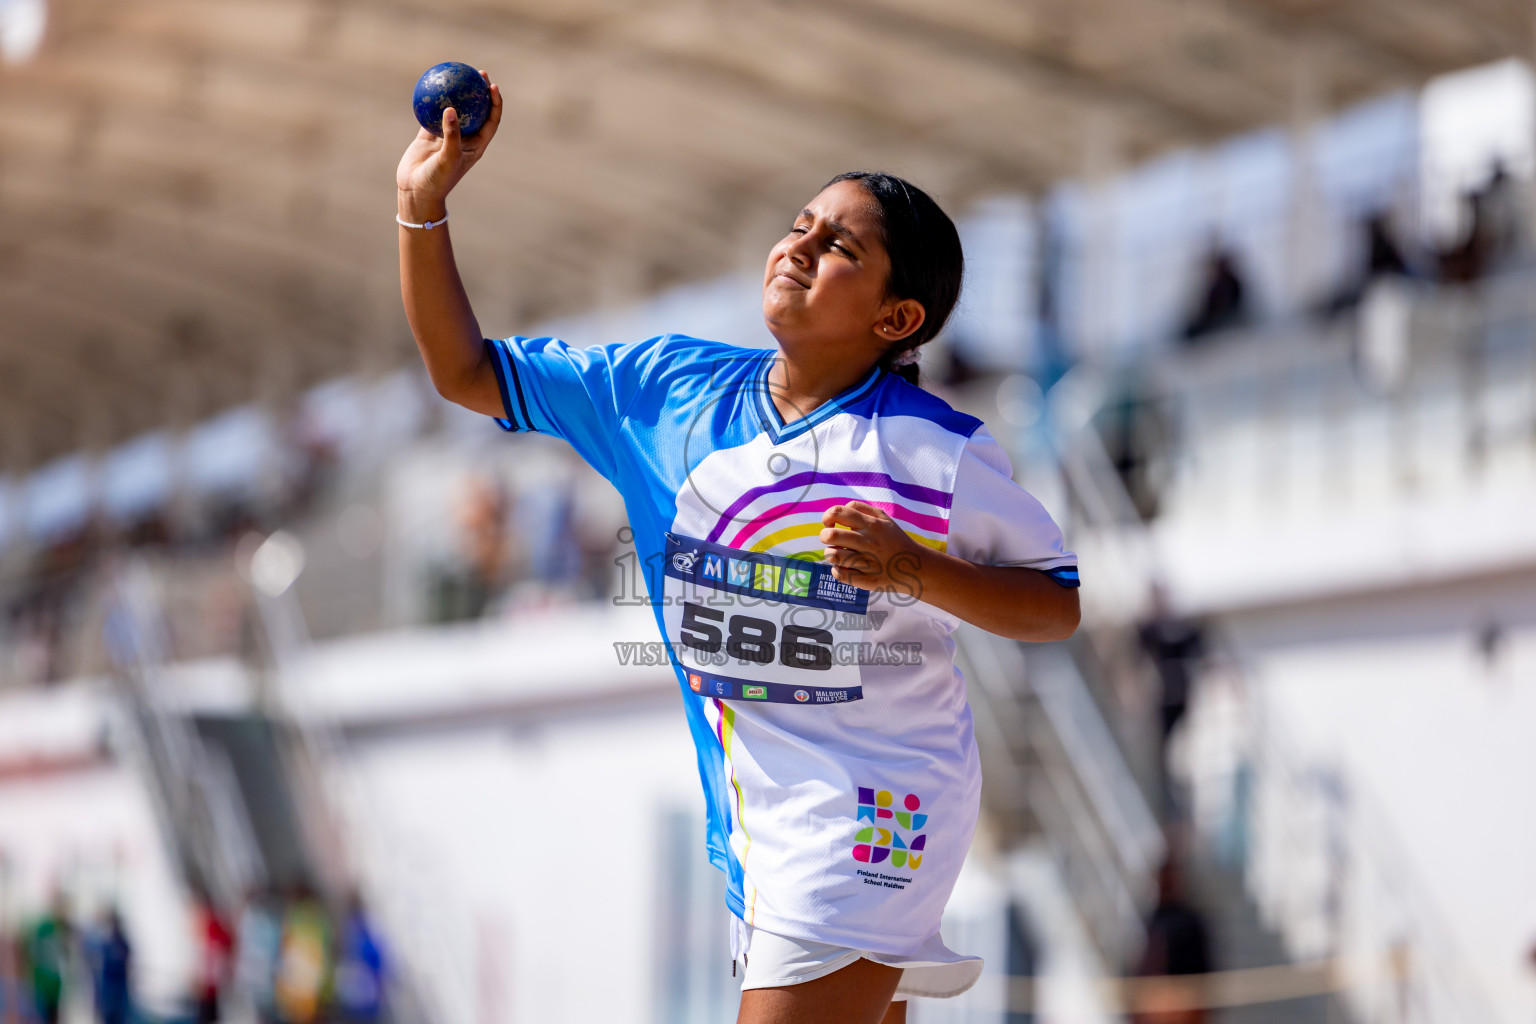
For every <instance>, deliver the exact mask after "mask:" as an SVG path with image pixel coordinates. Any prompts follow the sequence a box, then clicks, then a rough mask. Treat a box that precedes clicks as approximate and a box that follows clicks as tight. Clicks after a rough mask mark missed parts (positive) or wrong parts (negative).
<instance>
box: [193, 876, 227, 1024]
mask: <svg viewBox="0 0 1536 1024" xmlns="http://www.w3.org/2000/svg"><path fill="white" fill-rule="evenodd" d="M194 899H195V904H194V906H193V911H192V912H193V914H194V920H195V928H196V934H197V940H198V968H197V1024H213V1022H214V1021H217V1020H221V1019H222V1018H223V1014H222V1012H221V1002H220V1000H221V996H222V995H223V991H224V986H225V984H226V983H227V982H228V981H229V975H230V965H231V962H232V954H233V952H234V946H235V939H234V936H232V935H231V934H230V933H229V926H228V925H226V924H225V923H224V918H223V917H222V916H221V915H220V914H219V912H218V910H217V909H216V908H215V907H214V906H213V903H212V901H211V900H209V898H208V894H207V893H206V892H204V891H202V890H198V891H197V892H195V893H194Z"/></svg>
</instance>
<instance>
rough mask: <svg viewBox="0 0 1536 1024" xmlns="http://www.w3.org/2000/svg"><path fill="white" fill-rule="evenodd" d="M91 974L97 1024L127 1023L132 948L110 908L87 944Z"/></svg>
mask: <svg viewBox="0 0 1536 1024" xmlns="http://www.w3.org/2000/svg"><path fill="white" fill-rule="evenodd" d="M90 961H91V977H92V980H93V981H94V983H95V986H96V1019H97V1020H98V1021H99V1022H100V1024H127V1022H128V1019H129V1016H130V1013H131V1010H132V1007H133V996H132V992H131V991H130V988H129V978H130V975H131V972H132V962H133V947H132V946H131V945H129V943H128V935H127V933H126V932H125V931H124V929H123V919H122V915H121V914H119V913H118V911H117V908H116V907H114V908H112V909H111V910H109V911H108V912H107V918H106V922H105V924H104V926H103V927H102V929H101V931H100V933H99V934H97V935H96V936H94V937H93V941H92V943H91V956H90Z"/></svg>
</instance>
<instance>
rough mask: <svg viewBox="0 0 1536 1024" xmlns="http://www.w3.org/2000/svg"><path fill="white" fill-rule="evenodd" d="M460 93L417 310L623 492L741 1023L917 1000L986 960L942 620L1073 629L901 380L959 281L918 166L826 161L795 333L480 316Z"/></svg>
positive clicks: (420, 220) (969, 459)
mask: <svg viewBox="0 0 1536 1024" xmlns="http://www.w3.org/2000/svg"><path fill="white" fill-rule="evenodd" d="M491 96H492V106H491V114H490V117H489V119H488V121H487V122H486V124H485V126H484V127H483V128H482V129H481V130H480V132H479V134H478V135H476V136H474V137H472V138H461V136H460V133H459V125H458V118H457V115H456V113H455V112H454V111H453V110H451V109H450V110H448V111H445V112H444V115H443V130H444V134H443V137H442V138H441V139H439V138H437V137H435V136H433V135H431V134H429V133H428V132H426V131H425V130H423V131H421V132H420V133H418V134H417V136H416V139H415V141H414V142H412V143H411V145H410V147H409V148H408V149H407V150H406V152H405V156H404V157H403V158H402V159H401V161H400V166H399V169H398V171H397V173H396V183H397V185H398V187H399V194H398V198H399V214H398V219H399V221H400V222H401V225H402V227H401V228H400V232H399V235H400V281H401V289H402V291H403V293H404V299H405V310H406V315H407V317H408V318H409V320H410V324H411V330H412V331H413V332H414V333H415V336H416V342H417V345H418V346H419V347H420V349H421V354H422V358H423V359H424V360H425V361H426V365H427V370H428V371H429V372H430V374H431V376H432V382H433V384H434V385H435V386H436V387H437V390H438V392H439V393H440V394H442V395H443V397H445V398H447V399H449V400H451V401H454V402H457V403H459V404H461V405H464V406H466V407H468V408H470V409H474V410H476V411H478V412H483V413H485V414H487V415H490V416H494V417H496V418H497V419H498V420H499V421H500V423H501V424H502V426H503V427H505V428H506V429H508V430H513V431H538V432H540V433H544V434H551V435H553V436H556V437H560V438H564V439H565V440H566V441H568V442H569V443H570V444H571V445H572V446H573V447H575V449H576V450H577V451H578V452H579V453H580V454H581V455H582V457H583V458H585V459H586V460H587V462H589V463H590V464H591V465H592V466H593V467H594V468H595V469H597V471H598V472H600V473H602V474H603V475H604V476H605V477H607V478H608V479H609V480H610V481H612V482H613V483H614V485H615V486H616V487H618V489H619V491H620V492H621V493H622V494H623V496H624V500H625V505H626V508H627V510H628V513H629V520H630V524H631V526H632V527H633V529H634V537H635V546H636V548H637V550H638V552H639V554H640V556H641V559H642V561H643V563H644V564H645V565H647V566H648V567H649V573H648V581H647V582H648V586H649V590H650V594H651V600H652V604H653V605H654V606H655V608H656V617H657V621H658V623H659V625H660V626H661V629H662V631H663V633H664V635H665V637H666V639H667V640H668V641H669V649H670V650H672V651H673V661H674V664H675V667H676V669H677V674H678V680H679V683H680V686H681V689H682V697H683V703H684V708H685V711H686V713H687V717H688V724H689V728H690V731H691V732H692V735H693V739H694V743H695V746H696V748H697V752H698V763H699V773H700V777H701V779H702V781H703V783H704V794H705V802H706V807H707V811H708V822H709V830H708V843H707V845H708V850H709V856H710V859H711V861H712V862H713V863H714V864H715V865H716V866H717V867H719V868H721V869H722V870H723V871H725V872H726V874H727V879H728V882H727V903H728V904H729V907H730V910H731V912H732V945H733V953H734V954H735V955H736V956H737V957H738V958H739V959H742V960H743V961H744V963H745V978H744V981H743V984H742V988H743V992H742V998H741V1009H740V1016H739V1018H738V1022H739V1024H790V1022H797V1024H798V1022H827V1024H877V1022H881V1021H884V1022H887V1024H896V1022H901V1021H905V1019H906V1003H905V1001H904V999H905V997H906V996H907V995H926V996H950V995H956V994H958V993H959V992H962V991H964V990H965V989H966V988H968V987H970V985H971V984H972V983H973V982H974V981H975V980H976V977H977V975H978V974H979V973H980V971H981V961H980V960H979V959H978V958H976V957H966V956H961V955H958V954H956V953H953V952H951V951H950V950H949V949H947V948H946V947H945V946H944V944H943V942H942V941H941V940H940V938H939V919H940V916H941V914H942V913H943V910H944V905H945V902H946V901H947V900H948V898H949V894H950V891H951V889H952V888H953V886H954V883H955V879H956V877H957V876H958V874H959V871H960V865H961V862H962V861H963V859H964V857H965V854H966V851H967V849H968V848H969V846H970V842H971V836H972V832H973V831H974V828H975V825H976V816H977V812H978V806H979V796H980V786H981V777H980V770H979V767H978V763H977V756H976V745H975V740H974V737H973V735H972V728H971V724H972V722H971V712H970V708H969V706H968V705H967V703H966V698H965V685H964V681H963V680H962V679H961V677H960V674H959V673H958V672H957V671H956V670H955V667H954V658H953V656H954V644H953V641H952V639H951V633H952V631H953V630H954V628H955V627H956V626H957V625H958V624H959V623H960V622H961V621H962V620H963V621H965V622H970V623H974V624H976V625H977V626H980V627H982V628H983V629H987V630H990V631H991V632H994V633H998V634H1001V635H1002V636H1006V637H1012V638H1015V639H1019V640H1057V639H1062V638H1064V637H1067V636H1069V635H1071V633H1072V632H1073V631H1074V630H1075V629H1076V628H1077V621H1078V601H1077V591H1076V590H1075V589H1074V588H1075V587H1076V586H1077V567H1076V559H1075V557H1074V556H1073V555H1072V554H1071V553H1070V552H1068V551H1066V550H1065V549H1064V548H1063V546H1062V538H1061V532H1060V530H1058V529H1057V527H1056V525H1055V523H1053V522H1052V521H1051V519H1050V516H1049V515H1047V514H1046V512H1045V511H1044V509H1043V508H1042V507H1041V506H1040V504H1039V503H1038V502H1036V501H1035V500H1034V499H1033V498H1032V497H1030V496H1029V495H1028V494H1027V493H1025V492H1024V491H1023V490H1022V489H1021V488H1020V487H1019V486H1018V485H1017V484H1015V483H1014V482H1013V480H1012V474H1011V469H1010V466H1009V464H1008V459H1007V457H1006V456H1005V455H1004V454H1003V452H1002V450H1001V449H1000V448H999V446H998V444H997V442H996V441H995V440H993V439H992V437H991V435H990V434H988V433H987V430H986V428H985V427H984V426H982V424H981V423H980V421H978V420H976V419H973V418H972V417H969V416H965V415H962V414H961V413H958V412H956V411H954V410H953V409H951V408H950V407H949V406H948V405H946V404H945V403H944V402H942V401H941V400H939V399H938V398H936V397H934V396H933V395H931V394H929V393H928V392H926V391H923V390H921V389H919V388H917V387H915V386H913V383H909V379H903V378H911V377H915V373H914V371H915V369H916V367H915V366H912V365H911V357H912V356H913V355H914V354H915V353H916V350H917V347H918V346H920V345H922V344H923V343H924V342H926V341H928V340H929V339H930V338H932V337H933V336H934V335H935V334H937V333H938V331H939V328H940V327H941V326H942V325H943V323H944V321H945V319H946V318H947V317H948V316H949V313H950V310H951V309H952V308H953V307H954V304H955V300H956V298H957V297H958V295H959V291H960V277H961V266H962V263H961V259H962V258H961V252H960V242H959V238H958V236H957V234H956V232H955V228H954V225H953V224H952V223H951V222H950V220H949V218H948V217H947V216H946V215H945V214H944V212H943V211H942V210H941V209H939V207H938V205H937V204H935V203H934V202H933V200H932V199H930V198H929V197H928V196H927V195H926V194H925V193H923V192H922V191H921V190H919V189H918V188H916V187H915V186H913V185H911V184H909V183H907V182H904V181H902V180H901V179H900V178H895V177H892V176H890V175H884V174H865V173H855V174H845V175H839V176H838V177H837V178H834V179H833V180H832V182H831V183H829V184H828V185H827V186H826V187H825V188H823V189H822V190H821V192H820V193H818V194H817V195H816V196H815V197H814V198H812V199H811V201H810V202H809V203H808V204H807V205H806V207H805V208H804V209H803V210H801V211H800V212H799V214H798V215H796V216H795V218H794V220H793V222H792V224H791V226H790V228H789V231H788V233H787V234H785V236H784V238H783V239H782V240H780V241H779V243H778V244H777V245H775V246H774V247H773V249H772V250H771V251H770V252H769V254H768V263H767V267H766V270H765V273H764V279H763V319H764V321H765V322H766V323H767V325H768V329H769V330H770V331H771V332H772V334H773V336H774V338H775V339H776V340H777V341H778V350H777V352H773V351H764V350H759V349H742V348H736V347H734V346H730V345H723V344H720V343H717V342H711V341H702V340H699V339H695V338H687V337H682V336H678V335H663V336H661V337H656V338H649V339H646V340H644V341H638V342H634V343H630V344H621V345H609V346H602V347H597V348H590V349H581V350H578V349H572V348H570V347H568V346H567V345H566V344H565V343H564V342H561V341H559V340H556V339H553V338H520V337H515V338H507V339H505V340H485V339H484V337H483V336H482V334H481V331H480V325H479V323H478V322H477V321H476V320H475V315H474V312H473V310H471V309H470V305H469V301H468V299H467V297H466V296H465V293H464V288H463V285H462V284H461V283H460V280H459V275H458V271H457V268H456V267H455V265H454V259H453V251H452V247H451V245H450V243H449V236H448V232H447V230H445V229H443V228H441V227H439V226H438V225H439V224H441V222H442V221H444V220H446V219H447V216H448V213H447V208H446V206H445V205H444V201H445V199H446V197H447V196H448V193H449V191H450V190H451V189H452V188H453V187H454V186H455V185H456V184H457V183H458V181H459V180H460V179H461V178H462V177H463V176H464V174H465V173H466V172H467V171H468V170H469V169H470V168H471V167H472V166H474V164H475V163H476V162H477V161H478V160H479V159H480V158H481V157H482V156H483V155H484V154H485V150H486V147H487V146H488V145H489V144H490V142H491V140H492V139H493V138H494V137H495V135H496V129H497V126H498V124H499V123H500V120H501V111H502V100H501V93H500V90H499V89H497V87H496V86H495V85H492V86H491Z"/></svg>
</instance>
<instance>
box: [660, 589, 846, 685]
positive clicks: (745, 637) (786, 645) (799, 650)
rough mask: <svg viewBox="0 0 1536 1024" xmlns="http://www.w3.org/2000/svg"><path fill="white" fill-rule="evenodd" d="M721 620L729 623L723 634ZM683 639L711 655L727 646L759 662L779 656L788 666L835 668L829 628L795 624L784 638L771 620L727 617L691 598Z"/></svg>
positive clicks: (733, 652) (737, 655) (736, 654)
mask: <svg viewBox="0 0 1536 1024" xmlns="http://www.w3.org/2000/svg"><path fill="white" fill-rule="evenodd" d="M720 622H724V623H725V631H724V632H723V633H722V631H721V629H720V627H719V626H718V625H716V623H720ZM679 639H680V640H682V642H683V643H684V644H685V645H686V646H688V647H692V648H693V649H694V650H698V651H704V652H705V653H708V654H718V653H719V652H720V650H721V648H722V647H723V648H724V649H725V653H726V654H729V655H730V656H731V657H733V658H736V659H738V660H740V661H750V662H753V663H755V664H758V665H768V664H771V663H772V662H773V661H774V659H775V656H777V659H778V662H779V664H780V665H784V666H786V667H787V668H804V669H811V670H813V671H818V672H820V671H825V670H827V669H830V668H831V667H832V634H831V633H830V632H829V631H827V630H825V629H817V628H815V627H813V626H797V625H794V624H793V623H791V624H790V625H787V626H785V627H784V636H783V637H782V639H781V638H779V635H778V627H777V626H775V625H774V624H773V622H772V621H770V620H768V619H759V618H756V617H755V616H752V615H732V616H731V617H730V619H729V620H726V617H725V612H723V611H721V610H720V609H718V608H709V607H707V606H705V605H701V604H694V603H693V602H691V601H688V602H684V604H683V623H682V629H681V630H680V631H679ZM776 640H777V641H778V642H777V643H776V642H775V641H776Z"/></svg>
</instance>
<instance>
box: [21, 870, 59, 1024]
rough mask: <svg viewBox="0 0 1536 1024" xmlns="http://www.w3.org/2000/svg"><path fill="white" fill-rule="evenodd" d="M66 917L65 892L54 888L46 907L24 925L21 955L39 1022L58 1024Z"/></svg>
mask: <svg viewBox="0 0 1536 1024" xmlns="http://www.w3.org/2000/svg"><path fill="white" fill-rule="evenodd" d="M69 941H70V937H69V919H68V916H67V914H66V913H65V908H64V894H63V893H62V892H55V893H54V896H53V900H52V901H51V903H50V905H49V908H48V910H47V911H46V912H45V913H44V914H43V916H42V917H40V918H38V919H37V921H35V922H34V923H33V924H32V926H31V927H30V928H28V929H27V935H26V944H25V947H24V949H23V955H24V956H25V958H26V965H27V968H26V974H27V979H28V982H29V983H30V985H31V990H32V1007H33V1009H34V1010H35V1011H36V1012H37V1018H38V1020H40V1021H41V1022H42V1024H58V1020H59V1003H60V1002H61V1001H62V1000H63V997H64V972H65V970H66V966H67V964H66V960H67V958H68V955H69Z"/></svg>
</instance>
